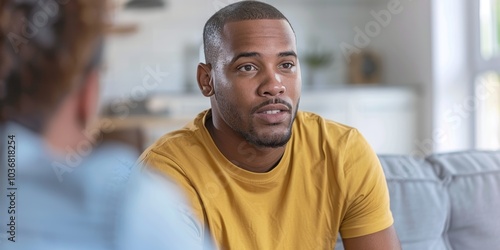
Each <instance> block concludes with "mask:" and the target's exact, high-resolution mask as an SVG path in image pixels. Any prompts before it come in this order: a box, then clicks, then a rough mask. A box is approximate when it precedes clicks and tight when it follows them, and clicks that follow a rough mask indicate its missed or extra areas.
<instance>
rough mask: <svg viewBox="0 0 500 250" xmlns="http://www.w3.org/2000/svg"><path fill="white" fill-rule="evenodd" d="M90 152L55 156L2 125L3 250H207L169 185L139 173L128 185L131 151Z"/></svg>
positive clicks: (23, 132) (108, 147)
mask: <svg viewBox="0 0 500 250" xmlns="http://www.w3.org/2000/svg"><path fill="white" fill-rule="evenodd" d="M9 136H11V139H9ZM12 136H14V137H12ZM9 141H10V142H11V145H8V142H9ZM12 141H15V148H13V147H12V146H14V143H12ZM91 144H92V142H91V141H87V142H85V141H82V142H81V143H79V144H78V145H77V147H76V148H69V147H68V148H66V154H64V155H54V154H53V153H52V152H50V151H49V150H48V149H47V148H46V146H45V144H44V142H43V141H42V140H41V138H40V137H39V136H38V135H37V134H35V133H33V132H31V131H30V130H27V129H25V128H24V127H22V126H19V125H17V124H15V123H7V124H3V125H0V150H1V151H2V152H0V171H1V172H0V249H2V250H10V249H12V250H36V249H43V250H45V249H47V250H49V249H50V250H59V249H60V250H63V249H64V250H69V249H71V250H79V249H92V250H99V249H212V246H211V244H210V240H209V239H202V238H201V236H200V235H203V234H201V233H200V230H202V229H200V228H199V223H197V222H196V221H195V220H193V219H192V218H194V217H192V216H191V215H190V209H189V206H188V205H187V204H186V203H185V201H184V199H183V198H182V196H181V195H180V194H179V192H178V190H177V188H176V187H175V185H174V184H172V183H170V182H169V181H167V180H165V179H163V178H161V177H159V176H156V175H154V174H151V173H148V174H142V173H139V172H138V171H133V172H134V174H133V175H134V176H133V177H132V180H133V181H129V177H130V175H131V172H132V169H133V167H132V166H133V165H134V162H135V161H136V158H137V154H136V152H135V151H134V150H133V149H131V148H130V147H127V146H124V145H121V144H116V143H102V144H101V145H98V146H97V147H95V148H92V147H87V146H88V145H91ZM97 144H98V143H97ZM8 146H11V148H9V147H8ZM9 149H10V150H11V152H10V153H11V154H9ZM9 159H15V166H14V167H12V166H13V165H12V164H11V165H10V166H9ZM10 161H11V162H10V163H12V162H13V161H14V160H10ZM14 169H15V176H14V175H13V171H14ZM9 171H10V177H11V178H10V180H9ZM11 216H13V217H11ZM14 223H15V225H14ZM9 224H10V225H9ZM10 229H13V230H10ZM13 241H15V242H13Z"/></svg>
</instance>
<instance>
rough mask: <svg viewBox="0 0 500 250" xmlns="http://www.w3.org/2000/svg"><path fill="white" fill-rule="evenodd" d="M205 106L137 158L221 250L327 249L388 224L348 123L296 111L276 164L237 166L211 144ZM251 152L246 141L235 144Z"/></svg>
mask: <svg viewBox="0 0 500 250" xmlns="http://www.w3.org/2000/svg"><path fill="white" fill-rule="evenodd" d="M210 115H211V113H210V111H205V112H203V113H201V114H199V115H198V117H196V119H195V120H194V121H193V122H192V123H190V124H188V125H187V126H186V127H184V128H183V129H181V130H178V131H174V132H171V133H169V134H166V135H164V136H163V137H162V138H160V139H159V140H158V141H157V142H156V143H155V144H154V145H152V146H151V147H149V148H148V149H147V150H146V151H145V152H144V153H143V155H142V156H141V158H140V162H141V163H143V164H144V165H145V166H149V167H151V168H153V169H155V170H158V171H160V172H162V173H164V174H165V175H167V176H169V177H170V178H172V179H174V180H176V181H177V182H178V183H179V185H180V186H181V187H182V188H183V189H184V190H185V192H186V195H187V196H188V198H189V199H190V200H191V202H192V205H193V208H194V211H195V213H196V215H197V217H198V219H199V220H200V221H201V222H200V223H201V225H199V227H198V230H199V232H200V233H201V234H203V233H206V232H203V228H205V227H207V226H208V228H209V229H210V233H211V234H212V237H213V238H214V240H215V241H216V243H217V244H218V246H219V247H220V248H221V249H236V250H243V249H251V250H267V249H269V250H276V249H286V250H290V249H307V250H309V249H330V250H331V249H333V248H334V246H335V242H336V239H337V235H338V232H340V233H341V235H342V237H343V238H352V237H358V236H363V235H367V234H371V233H375V232H378V231H381V230H383V229H386V228H388V227H389V226H391V225H392V223H393V219H392V214H391V212H390V208H389V194H388V191H387V185H386V181H385V177H384V173H383V171H382V168H381V166H380V163H379V161H378V158H377V156H376V155H375V154H374V152H373V150H372V149H371V148H370V146H369V145H368V144H367V142H366V141H365V139H364V138H363V137H362V136H361V134H360V133H359V132H358V131H357V130H356V129H353V128H350V127H347V126H344V125H341V124H338V123H335V122H332V121H328V120H325V119H323V118H321V117H319V116H317V115H315V114H312V113H306V112H300V111H299V112H298V113H297V117H296V120H295V122H294V124H293V127H292V137H291V138H290V141H289V142H288V144H287V145H286V149H285V153H284V155H283V157H282V159H281V160H280V162H279V163H278V165H277V166H276V167H275V168H273V169H272V170H271V171H269V172H267V173H254V172H250V171H246V170H243V169H241V168H239V167H237V166H236V165H234V164H233V163H231V162H230V161H229V160H227V159H226V158H225V157H224V155H222V153H221V152H220V151H219V150H218V148H217V147H216V145H215V143H214V142H213V140H212V138H211V136H210V134H209V133H208V131H207V129H206V128H205V126H204V122H205V120H206V118H207V116H210ZM239 150H240V151H241V153H242V154H244V155H248V157H249V158H250V159H251V157H254V153H253V152H254V151H252V149H251V148H249V147H243V146H242V147H241V148H239Z"/></svg>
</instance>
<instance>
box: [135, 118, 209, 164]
mask: <svg viewBox="0 0 500 250" xmlns="http://www.w3.org/2000/svg"><path fill="white" fill-rule="evenodd" d="M204 115H205V112H203V113H201V114H200V115H198V117H196V118H195V119H194V120H193V121H191V122H190V123H188V124H187V125H185V126H184V127H183V128H181V129H178V130H174V131H171V132H168V133H166V134H164V135H163V136H161V137H160V138H159V139H158V140H156V142H154V143H153V144H152V145H151V146H149V147H148V148H147V149H146V150H145V151H144V153H143V154H142V155H141V157H140V159H144V158H146V156H148V155H149V156H152V155H160V156H166V157H173V156H175V155H178V154H185V153H189V152H193V151H194V149H196V148H200V147H203V145H204V144H205V143H206V138H205V137H206V133H208V132H206V131H205V128H204V125H203V119H204ZM205 132H206V133H205Z"/></svg>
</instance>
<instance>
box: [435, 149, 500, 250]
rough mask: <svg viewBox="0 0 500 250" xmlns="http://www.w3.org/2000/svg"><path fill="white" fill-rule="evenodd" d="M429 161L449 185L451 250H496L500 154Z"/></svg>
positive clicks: (499, 230)
mask: <svg viewBox="0 0 500 250" xmlns="http://www.w3.org/2000/svg"><path fill="white" fill-rule="evenodd" d="M428 160H429V161H430V162H431V163H432V164H433V165H434V168H435V169H436V171H437V173H438V174H439V176H440V178H442V179H444V180H447V182H448V184H447V188H448V193H449V200H450V204H451V207H450V220H449V229H448V238H449V242H450V244H451V246H452V249H454V250H462V249H463V250H470V249H499V246H500V151H496V152H484V151H483V152H478V151H471V152H459V153H448V154H439V155H433V156H430V157H429V158H428Z"/></svg>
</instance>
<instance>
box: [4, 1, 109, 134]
mask: <svg viewBox="0 0 500 250" xmlns="http://www.w3.org/2000/svg"><path fill="white" fill-rule="evenodd" d="M106 7H107V6H106V1H103V0H0V121H5V120H7V119H14V120H18V121H21V122H22V123H23V125H25V126H27V127H29V128H31V129H33V130H35V131H36V132H41V130H43V128H44V125H45V124H46V122H47V121H48V120H49V119H50V116H51V115H52V114H53V112H54V111H55V110H56V109H57V108H58V106H59V105H60V103H61V101H62V100H63V99H64V98H65V97H66V96H67V94H68V93H70V91H73V90H75V89H76V88H79V87H81V85H82V82H83V79H84V78H85V77H86V76H87V75H88V72H90V70H92V69H94V68H95V67H97V66H98V65H99V64H100V57H101V54H102V41H103V37H104V32H105V28H106V22H105V18H106Z"/></svg>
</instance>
